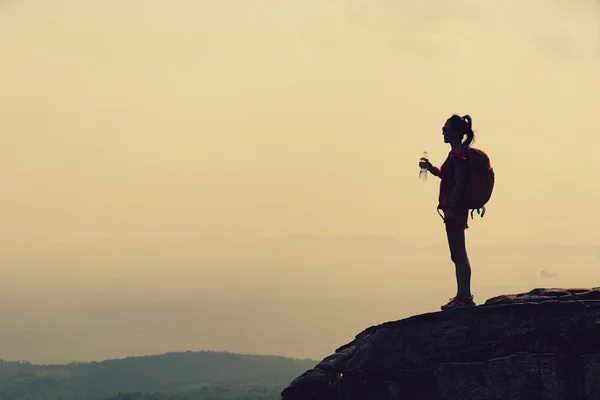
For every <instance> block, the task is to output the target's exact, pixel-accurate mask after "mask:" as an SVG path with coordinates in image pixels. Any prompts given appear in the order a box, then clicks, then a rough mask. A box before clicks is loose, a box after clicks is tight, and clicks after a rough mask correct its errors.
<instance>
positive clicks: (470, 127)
mask: <svg viewBox="0 0 600 400" xmlns="http://www.w3.org/2000/svg"><path fill="white" fill-rule="evenodd" d="M461 119H462V120H463V121H464V123H465V125H466V126H467V127H468V128H467V129H466V130H465V135H467V139H466V140H465V141H464V142H463V143H462V145H463V146H465V147H470V146H471V145H472V144H473V142H474V141H475V132H473V121H472V120H471V116H470V115H468V114H467V115H463V116H462V117H461Z"/></svg>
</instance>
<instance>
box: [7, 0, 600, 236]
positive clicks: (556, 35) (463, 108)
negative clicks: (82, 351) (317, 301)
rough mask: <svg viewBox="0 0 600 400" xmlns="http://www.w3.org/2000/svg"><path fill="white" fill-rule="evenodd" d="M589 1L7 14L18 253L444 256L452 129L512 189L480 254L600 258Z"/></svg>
mask: <svg viewBox="0 0 600 400" xmlns="http://www.w3.org/2000/svg"><path fill="white" fill-rule="evenodd" d="M599 8H600V6H599V4H598V2H597V1H592V0H587V1H586V0H579V1H567V0H560V1H559V0H545V1H541V0H536V1H533V0H532V1H528V2H522V1H520V0H508V1H503V2H481V1H475V0H457V1H452V2H448V1H442V0H435V1H434V0H432V1H428V2H421V1H417V0H406V1H397V2H392V1H385V0H346V1H342V0H331V1H323V0H302V1H285V2H284V1H279V0H238V1H235V0H227V1H225V0H223V1H213V0H169V1H165V0H163V1H159V0H145V1H122V0H119V1H117V0H103V1H100V0H97V1H91V0H52V1H50V0H20V1H11V0H5V1H3V2H1V3H0V54H1V55H2V57H1V59H0V88H1V90H0V182H1V184H0V199H1V202H0V204H1V207H0V241H2V242H3V243H4V245H5V246H24V248H30V246H41V245H42V244H44V243H48V242H51V241H57V240H61V241H63V240H66V241H71V240H81V239H86V240H87V239H104V238H110V239H125V238H131V237H141V238H170V239H179V238H186V237H190V236H193V235H196V234H199V233H215V234H225V235H228V236H231V237H234V238H238V239H244V240H246V239H256V238H260V237H265V236H278V235H286V234H291V233H313V234H331V235H354V234H383V235H391V236H394V237H396V238H398V239H400V240H402V241H403V242H404V243H407V244H410V245H412V244H415V245H418V244H422V243H426V242H432V243H442V242H443V241H444V240H445V237H444V233H443V225H442V224H441V220H440V219H439V217H438V216H437V214H436V212H435V205H436V195H437V183H438V182H437V181H435V180H433V179H430V180H429V181H428V182H426V183H423V182H420V181H419V180H418V168H417V162H418V158H419V156H420V154H421V152H422V151H423V150H428V151H429V153H430V154H431V157H432V161H434V163H435V164H438V165H439V164H440V163H441V162H442V161H443V159H444V157H445V155H446V153H447V150H448V149H447V148H446V147H445V146H446V145H444V143H443V142H442V140H441V126H442V125H443V123H444V121H445V119H446V118H447V117H449V116H450V115H451V114H452V113H460V114H466V113H468V114H470V115H471V116H472V117H473V124H474V127H475V129H476V134H477V142H476V145H477V146H478V147H481V148H483V149H485V150H486V151H487V152H488V154H489V155H490V157H491V159H492V163H493V166H494V167H495V169H496V172H497V187H496V192H495V193H494V197H493V200H492V201H491V202H490V204H489V207H488V214H487V215H486V217H485V218H484V219H483V220H476V221H474V222H473V223H472V224H471V230H470V231H469V240H470V243H476V244H477V243H501V244H509V245H512V244H520V245H527V244H532V245H536V244H553V243H564V244H598V239H597V237H598V234H597V232H598V230H597V229H598V226H600V213H598V212H597V209H596V207H595V205H597V204H599V202H600V172H599V171H600V168H598V163H599V159H600V157H598V156H599V154H600V129H599V128H598V117H597V113H598V111H599V110H600V105H599V104H600V103H599V102H598V93H599V92H600V37H599V35H600V33H599V30H600V28H599V27H600V10H599Z"/></svg>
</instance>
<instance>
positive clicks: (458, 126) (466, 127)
mask: <svg viewBox="0 0 600 400" xmlns="http://www.w3.org/2000/svg"><path fill="white" fill-rule="evenodd" d="M471 125H472V121H471V117H470V116H469V115H463V116H462V117H461V116H459V115H456V114H454V115H453V116H451V117H450V118H448V120H446V124H445V125H444V127H443V128H442V134H443V135H444V142H445V143H450V145H453V146H459V145H462V146H467V147H468V146H471V144H473V141H474V140H475V133H474V132H473V128H472V126H471ZM465 135H466V136H467V138H466V139H465V141H464V142H463V137H465Z"/></svg>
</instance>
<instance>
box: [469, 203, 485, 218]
mask: <svg viewBox="0 0 600 400" xmlns="http://www.w3.org/2000/svg"><path fill="white" fill-rule="evenodd" d="M473 211H477V214H478V215H481V218H483V216H484V215H485V206H483V207H481V208H474V209H472V210H471V219H473Z"/></svg>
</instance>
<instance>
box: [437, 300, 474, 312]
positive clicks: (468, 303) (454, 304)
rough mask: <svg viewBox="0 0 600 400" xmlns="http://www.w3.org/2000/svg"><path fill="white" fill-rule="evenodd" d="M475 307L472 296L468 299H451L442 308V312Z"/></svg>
mask: <svg viewBox="0 0 600 400" xmlns="http://www.w3.org/2000/svg"><path fill="white" fill-rule="evenodd" d="M464 307H475V302H474V301H473V296H469V297H458V296H456V297H453V298H451V299H450V301H449V302H448V304H445V305H443V306H442V311H446V310H453V309H455V308H464Z"/></svg>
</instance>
